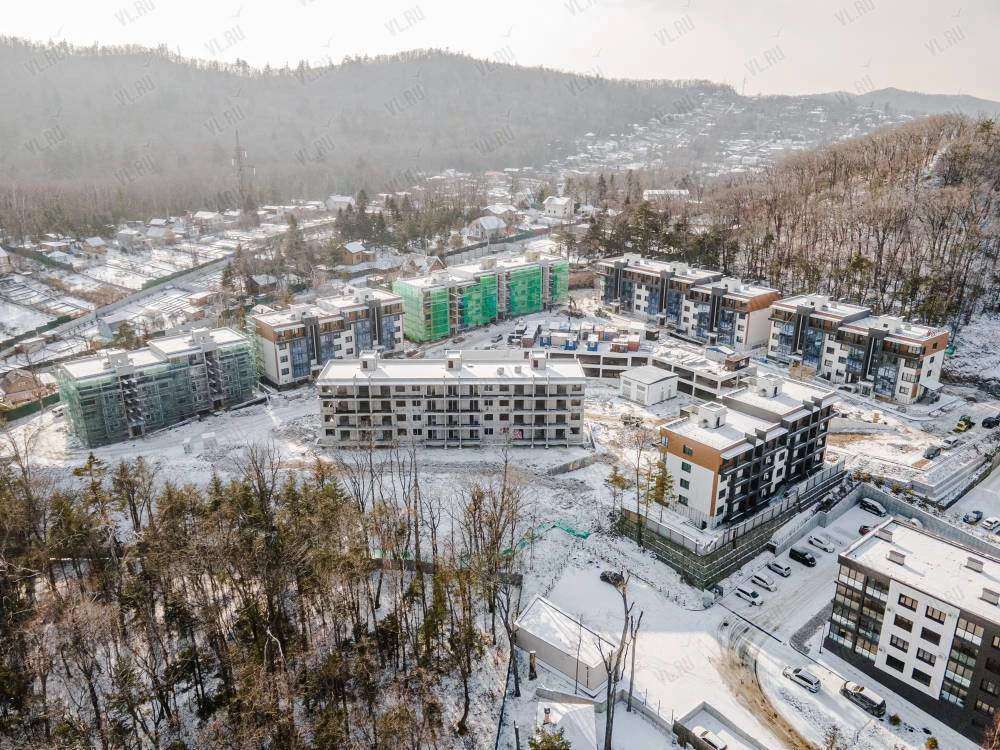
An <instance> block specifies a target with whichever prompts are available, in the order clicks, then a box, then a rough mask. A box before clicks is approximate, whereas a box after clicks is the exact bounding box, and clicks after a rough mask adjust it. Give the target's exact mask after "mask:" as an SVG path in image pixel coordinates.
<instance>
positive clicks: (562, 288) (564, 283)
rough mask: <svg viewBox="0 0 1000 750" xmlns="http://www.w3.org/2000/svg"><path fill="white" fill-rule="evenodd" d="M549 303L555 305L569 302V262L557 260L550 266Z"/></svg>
mask: <svg viewBox="0 0 1000 750" xmlns="http://www.w3.org/2000/svg"><path fill="white" fill-rule="evenodd" d="M549 302H551V303H552V304H553V305H565V304H566V303H567V302H569V261H568V260H557V261H555V262H553V263H552V264H551V265H550V266H549Z"/></svg>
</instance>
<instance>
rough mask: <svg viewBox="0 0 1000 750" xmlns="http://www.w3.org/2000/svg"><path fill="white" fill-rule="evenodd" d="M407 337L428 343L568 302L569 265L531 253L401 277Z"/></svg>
mask: <svg viewBox="0 0 1000 750" xmlns="http://www.w3.org/2000/svg"><path fill="white" fill-rule="evenodd" d="M392 289H393V291H394V292H395V293H396V294H398V295H400V296H401V297H402V298H403V316H404V328H405V332H406V338H408V339H409V340H410V341H416V342H425V341H436V340H438V339H443V338H447V337H448V336H454V335H455V334H457V333H459V332H461V331H464V330H466V329H469V328H475V327H476V326H482V325H487V324H488V323H492V322H494V321H496V320H500V319H503V318H508V317H514V316H518V315H528V314H530V313H536V312H541V311H542V310H544V309H546V308H550V307H551V306H553V305H563V304H566V302H567V301H568V300H569V261H567V260H566V259H565V258H560V257H559V256H556V255H550V254H547V253H541V252H537V251H529V252H527V253H524V254H522V255H507V256H490V257H486V258H483V259H482V260H480V261H479V262H477V263H471V264H466V265H459V266H451V267H449V268H448V269H447V270H445V271H440V272H437V273H432V274H429V275H427V276H418V277H416V278H412V279H399V280H397V281H395V282H393V285H392Z"/></svg>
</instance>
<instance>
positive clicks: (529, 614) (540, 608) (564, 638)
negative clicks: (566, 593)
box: [514, 594, 615, 669]
mask: <svg viewBox="0 0 1000 750" xmlns="http://www.w3.org/2000/svg"><path fill="white" fill-rule="evenodd" d="M514 625H515V627H517V628H518V629H519V630H525V631H527V632H529V633H531V634H532V635H534V636H536V637H537V638H539V639H540V640H543V641H545V642H546V643H548V644H549V645H551V646H552V647H553V648H555V649H557V650H559V651H561V652H563V653H564V654H567V655H568V656H571V657H573V658H574V659H577V660H578V661H579V662H580V664H583V665H585V666H588V667H590V668H592V669H603V668H604V661H603V659H602V658H601V649H602V648H603V649H604V653H608V651H609V650H610V649H613V648H614V647H615V644H613V643H612V642H611V641H609V640H608V639H607V638H605V637H603V636H601V635H599V634H598V633H595V632H594V631H593V630H591V629H590V628H588V627H587V626H586V625H584V624H582V623H581V622H580V621H579V620H578V619H576V618H575V617H573V616H571V615H569V614H567V613H565V612H563V611H562V610H561V609H559V607H557V606H556V605H555V604H553V603H552V602H550V601H549V600H548V599H546V598H545V597H544V596H540V595H538V594H536V595H535V598H534V599H532V600H531V602H530V603H529V604H528V606H527V607H526V608H525V610H524V612H522V613H521V616H520V617H518V618H517V622H515V623H514ZM598 643H600V646H598Z"/></svg>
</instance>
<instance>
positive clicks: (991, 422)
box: [983, 415, 1000, 430]
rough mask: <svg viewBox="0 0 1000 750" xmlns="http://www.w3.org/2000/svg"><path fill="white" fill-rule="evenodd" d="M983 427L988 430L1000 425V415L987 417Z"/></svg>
mask: <svg viewBox="0 0 1000 750" xmlns="http://www.w3.org/2000/svg"><path fill="white" fill-rule="evenodd" d="M983 427H985V428H986V429H987V430H992V429H993V428H994V427H1000V415H998V416H995V417H986V419H984V420H983Z"/></svg>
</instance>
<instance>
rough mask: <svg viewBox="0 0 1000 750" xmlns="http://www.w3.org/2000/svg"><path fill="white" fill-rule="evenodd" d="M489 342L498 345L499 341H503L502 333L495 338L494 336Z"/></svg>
mask: <svg viewBox="0 0 1000 750" xmlns="http://www.w3.org/2000/svg"><path fill="white" fill-rule="evenodd" d="M490 341H491V342H492V343H494V344H499V343H500V342H501V341H503V334H502V333H498V334H497V335H496V336H494V337H493V338H491V339H490Z"/></svg>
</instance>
